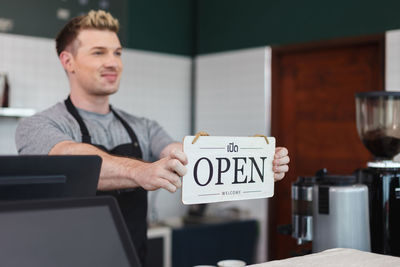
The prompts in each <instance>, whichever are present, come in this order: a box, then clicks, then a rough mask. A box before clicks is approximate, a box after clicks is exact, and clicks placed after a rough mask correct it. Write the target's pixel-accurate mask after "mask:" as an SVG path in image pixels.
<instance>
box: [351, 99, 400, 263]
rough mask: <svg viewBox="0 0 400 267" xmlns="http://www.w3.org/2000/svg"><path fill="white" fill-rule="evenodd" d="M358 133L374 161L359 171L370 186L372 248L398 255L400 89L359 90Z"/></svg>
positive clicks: (362, 180) (376, 251) (361, 178)
mask: <svg viewBox="0 0 400 267" xmlns="http://www.w3.org/2000/svg"><path fill="white" fill-rule="evenodd" d="M355 99H356V116H357V118H356V120H357V130H358V134H359V136H360V138H361V140H362V142H363V143H364V145H365V146H366V148H367V149H368V150H369V151H370V152H371V153H372V154H373V155H374V158H375V161H372V162H368V163H367V168H365V169H361V170H360V171H359V175H358V177H359V179H360V181H361V182H362V183H364V184H366V185H367V186H368V189H369V209H370V229H371V250H372V252H375V253H381V254H388V255H394V256H400V184H399V182H400V163H399V162H395V161H393V160H392V159H393V157H394V156H395V155H397V154H398V153H399V152H400V92H387V91H378V92H365V93H358V94H356V96H355Z"/></svg>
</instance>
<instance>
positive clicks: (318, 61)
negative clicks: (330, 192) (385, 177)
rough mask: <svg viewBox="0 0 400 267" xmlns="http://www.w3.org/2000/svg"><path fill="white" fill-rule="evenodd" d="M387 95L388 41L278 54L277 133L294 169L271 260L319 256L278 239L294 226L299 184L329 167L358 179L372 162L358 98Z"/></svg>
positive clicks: (278, 213)
mask: <svg viewBox="0 0 400 267" xmlns="http://www.w3.org/2000/svg"><path fill="white" fill-rule="evenodd" d="M383 88H384V36H383V35H379V36H372V37H365V38H364V37H363V38H357V39H351V40H350V39H346V40H338V41H332V42H324V43H316V44H310V45H300V46H292V47H283V48H273V49H272V134H273V136H275V137H276V138H277V145H279V146H286V147H287V148H288V149H289V155H290V158H291V163H290V171H289V173H288V174H287V176H286V177H285V179H284V180H283V181H280V182H278V183H276V184H275V185H276V188H275V196H274V197H273V198H272V199H271V201H270V202H269V258H270V259H271V260H272V259H282V258H287V257H290V256H293V255H296V254H301V253H302V251H304V250H308V249H311V245H310V244H308V245H303V246H297V245H296V241H295V240H294V239H293V238H292V237H291V236H289V235H282V234H278V232H277V227H278V226H279V225H285V224H291V183H292V182H294V181H295V180H296V179H297V177H298V176H312V175H314V174H315V172H316V171H317V170H319V169H322V168H327V169H328V172H329V173H332V174H351V173H352V172H353V171H354V170H355V169H357V168H361V167H364V166H365V164H366V162H367V161H368V160H370V159H371V155H370V153H369V152H368V151H367V149H366V148H364V146H363V144H362V143H361V141H360V139H359V137H358V134H357V129H356V123H355V98H354V94H355V93H356V92H363V91H376V90H383Z"/></svg>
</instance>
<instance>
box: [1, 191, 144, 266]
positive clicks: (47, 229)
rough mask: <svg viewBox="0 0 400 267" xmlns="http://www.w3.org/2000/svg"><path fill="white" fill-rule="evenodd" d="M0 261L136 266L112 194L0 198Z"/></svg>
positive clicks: (125, 228) (61, 264) (9, 263)
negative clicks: (55, 197) (36, 198)
mask: <svg viewBox="0 0 400 267" xmlns="http://www.w3.org/2000/svg"><path fill="white" fill-rule="evenodd" d="M0 237H1V238H0V265H1V266H8V267H13V266H15V267H20V266H30V267H54V266H57V267H110V266H118V267H140V263H139V260H138V257H137V256H136V252H135V249H134V246H133V243H132V241H131V239H130V235H129V233H128V229H127V227H126V225H125V222H124V220H123V218H122V215H121V212H120V210H119V207H118V204H117V202H116V201H115V199H114V198H113V197H109V196H104V197H90V198H72V199H70V198H63V199H41V200H30V201H7V202H3V203H0Z"/></svg>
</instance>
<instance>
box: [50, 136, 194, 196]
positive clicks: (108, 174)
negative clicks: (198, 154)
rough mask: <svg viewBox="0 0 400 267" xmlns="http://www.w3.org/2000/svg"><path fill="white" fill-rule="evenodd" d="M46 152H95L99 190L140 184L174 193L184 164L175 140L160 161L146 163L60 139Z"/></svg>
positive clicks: (184, 168) (184, 157)
mask: <svg viewBox="0 0 400 267" xmlns="http://www.w3.org/2000/svg"><path fill="white" fill-rule="evenodd" d="M49 155H99V156H100V157H101V158H102V160H103V163H102V166H101V171H100V179H99V185H98V189H99V190H104V191H105V190H114V189H123V188H134V187H139V186H141V187H143V188H144V189H146V190H150V191H152V190H157V189H159V188H164V189H166V190H168V191H170V192H175V191H176V190H177V188H180V187H181V181H180V176H183V175H185V173H186V167H185V166H184V165H186V164H187V158H186V155H185V154H184V153H183V151H182V145H181V146H180V147H179V145H178V143H174V144H170V145H168V146H167V147H165V148H164V149H163V150H162V152H161V154H160V158H161V159H160V160H158V161H156V162H153V163H148V162H143V161H141V160H136V159H131V158H127V157H119V156H113V155H110V154H108V153H106V152H104V151H102V150H100V149H98V148H96V147H95V146H93V145H90V144H82V143H76V142H73V141H62V142H60V143H58V144H56V145H55V146H54V147H53V148H52V149H51V150H50V152H49Z"/></svg>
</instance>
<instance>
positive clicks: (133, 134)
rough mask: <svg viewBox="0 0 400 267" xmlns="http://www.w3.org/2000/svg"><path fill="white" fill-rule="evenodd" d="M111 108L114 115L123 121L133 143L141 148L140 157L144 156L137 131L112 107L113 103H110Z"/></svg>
mask: <svg viewBox="0 0 400 267" xmlns="http://www.w3.org/2000/svg"><path fill="white" fill-rule="evenodd" d="M110 110H111V111H112V113H114V116H115V117H116V118H117V119H118V120H119V121H120V122H121V123H122V125H123V126H124V128H125V130H126V131H127V132H128V134H129V137H130V138H131V141H132V145H133V146H135V147H136V148H138V149H139V151H138V152H140V153H139V154H140V158H142V156H143V155H142V150H141V149H140V147H139V141H138V139H137V137H136V134H135V132H134V131H133V130H132V128H131V126H129V124H128V123H127V122H126V121H125V120H124V119H123V118H122V117H121V116H120V115H119V114H118V113H117V112H116V111H115V110H114V109H113V108H112V107H111V105H110Z"/></svg>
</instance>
